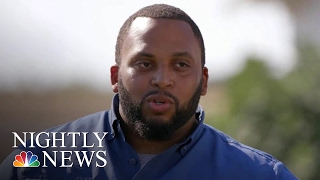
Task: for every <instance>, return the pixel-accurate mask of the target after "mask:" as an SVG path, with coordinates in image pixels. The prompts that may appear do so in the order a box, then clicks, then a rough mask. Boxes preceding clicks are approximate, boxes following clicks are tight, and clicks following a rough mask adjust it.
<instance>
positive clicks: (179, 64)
mask: <svg viewBox="0 0 320 180" xmlns="http://www.w3.org/2000/svg"><path fill="white" fill-rule="evenodd" d="M175 66H176V67H177V68H183V67H188V64H187V63H184V62H179V63H176V64H175Z"/></svg>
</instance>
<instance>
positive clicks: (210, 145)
mask: <svg viewBox="0 0 320 180" xmlns="http://www.w3.org/2000/svg"><path fill="white" fill-rule="evenodd" d="M119 117H120V116H119V98H118V95H115V96H114V98H113V103H112V109H111V110H110V111H103V112H98V113H95V114H92V115H89V116H86V117H83V118H80V119H78V120H76V121H73V122H69V123H67V124H65V125H61V126H58V127H54V128H51V129H48V130H46V131H44V132H46V133H42V134H41V132H40V133H38V135H39V136H36V135H34V138H33V140H32V141H28V142H27V143H26V147H24V146H20V147H19V148H18V149H16V150H15V151H13V152H12V153H11V154H10V155H9V156H8V157H7V159H6V160H5V161H4V162H3V163H2V164H1V166H0V174H1V179H119V180H122V179H123V180H127V179H128V180H129V179H136V180H146V179H148V180H149V179H164V180H170V179H227V180H228V179H237V180H238V179H265V180H268V179H282V180H289V179H290V180H291V179H297V178H296V177H295V176H294V175H293V174H291V173H290V171H289V170H288V169H287V168H286V167H285V166H284V165H283V164H282V163H281V162H280V161H278V160H277V159H275V158H274V157H272V156H271V155H269V154H267V153H265V152H262V151H260V150H257V149H254V148H251V147H248V146H246V145H243V144H241V143H239V142H237V141H235V140H234V139H232V138H231V137H229V136H228V135H226V134H224V133H223V132H221V131H219V130H216V129H214V128H213V127H210V126H208V125H206V124H204V123H203V121H204V111H203V109H202V108H201V107H200V106H198V109H197V112H196V117H197V120H198V121H199V124H198V126H197V128H196V129H195V130H194V132H193V133H192V134H191V135H190V136H189V137H187V138H186V139H185V140H184V141H183V142H181V143H179V144H176V145H174V146H172V147H170V148H169V149H167V150H165V151H164V152H162V153H161V154H159V155H157V156H155V157H153V158H152V159H151V160H149V161H148V162H147V163H146V164H145V165H144V166H142V167H140V162H139V157H138V154H137V152H136V151H135V150H134V149H133V148H132V146H130V145H129V144H128V143H127V142H126V141H125V136H124V134H123V132H122V130H121V127H120V123H119ZM55 132H60V133H55ZM61 132H65V133H61ZM106 132H107V133H106ZM68 133H69V134H68ZM104 133H105V137H104V138H102V137H103V135H104ZM72 134H73V135H72ZM40 135H41V136H40ZM53 136H54V137H53ZM97 137H99V138H100V140H99V138H97ZM37 143H38V144H37ZM39 145H40V146H39ZM21 151H25V152H28V151H31V152H32V153H33V154H34V155H37V157H38V160H39V162H40V166H39V167H13V161H14V160H15V157H16V155H19V153H20V152H21ZM84 156H86V157H87V159H86V158H85V157H84Z"/></svg>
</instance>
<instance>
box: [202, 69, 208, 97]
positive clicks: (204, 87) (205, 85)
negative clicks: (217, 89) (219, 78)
mask: <svg viewBox="0 0 320 180" xmlns="http://www.w3.org/2000/svg"><path fill="white" fill-rule="evenodd" d="M208 79H209V74H208V68H207V67H203V70H202V89H201V95H202V96H204V95H206V94H207V90H208Z"/></svg>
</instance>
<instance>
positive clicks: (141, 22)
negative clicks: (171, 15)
mask: <svg viewBox="0 0 320 180" xmlns="http://www.w3.org/2000/svg"><path fill="white" fill-rule="evenodd" d="M161 25H165V26H174V27H180V28H182V29H190V30H191V31H192V29H191V27H190V25H189V24H188V23H187V22H184V21H182V20H176V19H166V18H150V17H137V18H136V19H135V20H134V21H132V23H131V26H130V28H129V34H130V33H146V32H147V31H149V30H151V29H153V28H155V27H157V26H161Z"/></svg>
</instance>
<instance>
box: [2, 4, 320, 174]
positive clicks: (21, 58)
mask: <svg viewBox="0 0 320 180" xmlns="http://www.w3.org/2000/svg"><path fill="white" fill-rule="evenodd" d="M154 3H160V1H156V0H149V1H146V0H141V1H139V2H132V1H130V2H127V1H124V0H122V1H121V0H120V1H116V2H109V1H103V0H95V1H86V0H81V1H79V0H67V1H62V0H56V1H49V0H28V1H24V0H4V1H0V122H1V124H0V142H1V150H0V151H1V154H0V162H2V161H3V160H4V158H5V157H6V156H7V155H8V154H9V153H10V152H11V151H12V150H13V149H12V145H13V135H12V132H19V133H20V132H23V131H27V132H30V131H35V132H38V131H42V130H44V129H47V128H49V127H52V126H56V125H59V124H64V123H66V122H68V121H71V120H75V119H77V118H79V117H81V116H84V115H87V114H90V113H94V112H97V111H102V110H106V109H109V108H110V103H111V98H112V96H113V93H112V92H111V85H110V80H109V79H110V77H109V76H110V74H109V68H110V66H111V65H113V64H114V46H115V42H116V37H117V33H118V30H119V29H120V27H121V25H122V23H123V22H124V21H125V20H126V19H127V18H128V16H130V15H131V14H132V13H134V12H135V11H137V10H138V9H140V8H141V7H144V6H146V5H150V4H154ZM161 3H168V4H171V5H175V6H177V7H179V8H181V9H183V10H184V11H186V12H187V13H188V14H189V15H190V16H191V17H192V18H193V19H194V21H195V22H196V23H197V24H198V26H199V27H200V29H201V31H202V33H203V37H204V40H205V45H206V57H207V64H206V65H207V67H208V68H209V72H210V87H209V92H208V94H207V95H206V96H204V97H202V99H201V105H202V106H203V107H204V109H205V111H206V120H205V121H206V123H208V124H211V125H212V126H214V127H216V128H217V129H220V130H222V131H224V132H226V133H227V134H229V135H231V136H233V137H234V138H235V139H237V140H238V141H240V142H242V143H245V144H247V145H250V146H253V147H255V148H258V149H261V150H263V151H266V152H268V153H270V154H272V155H274V156H275V157H276V158H277V159H279V160H281V161H282V162H284V163H285V164H286V165H287V166H288V168H289V169H290V170H291V171H292V172H293V173H294V174H295V175H296V176H298V177H299V178H300V179H310V180H316V179H317V180H318V179H320V173H319V172H318V170H319V169H320V108H319V107H320V71H319V70H320V49H319V47H320V31H319V29H320V23H319V18H320V11H319V9H320V1H317V0H300V1H290V0H282V1H280V0H237V1H235V0H224V1H218V0H198V1H193V2H189V1H182V0H174V1H161Z"/></svg>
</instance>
